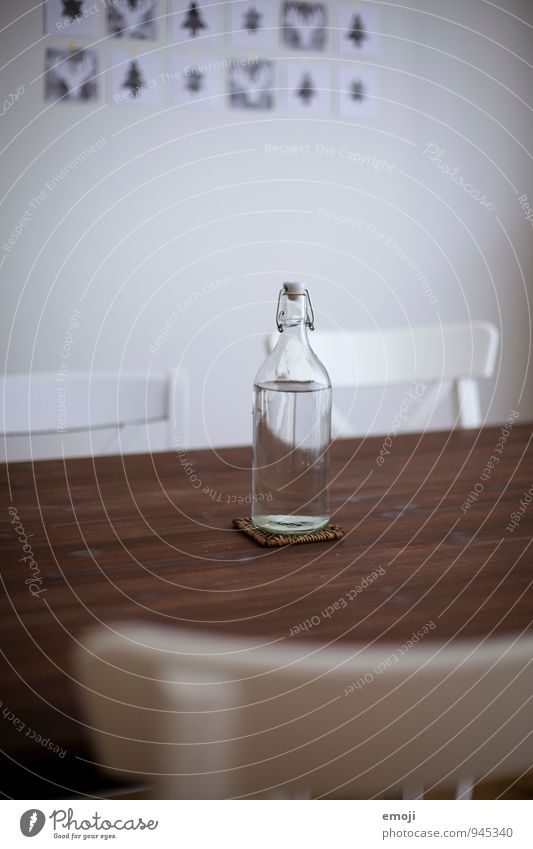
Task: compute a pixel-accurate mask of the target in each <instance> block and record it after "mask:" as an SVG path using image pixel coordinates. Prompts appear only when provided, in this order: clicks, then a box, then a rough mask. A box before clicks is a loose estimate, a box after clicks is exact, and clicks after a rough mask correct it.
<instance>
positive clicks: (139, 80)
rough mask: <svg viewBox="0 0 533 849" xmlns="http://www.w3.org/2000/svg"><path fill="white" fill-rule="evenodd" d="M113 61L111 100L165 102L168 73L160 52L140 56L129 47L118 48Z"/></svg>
mask: <svg viewBox="0 0 533 849" xmlns="http://www.w3.org/2000/svg"><path fill="white" fill-rule="evenodd" d="M110 62H111V67H110V74H109V79H110V102H111V103H113V104H117V105H119V104H134V105H139V106H159V105H161V103H162V90H163V87H164V81H165V75H164V74H163V73H162V71H161V62H160V59H159V56H158V55H157V54H156V53H149V54H147V55H142V56H137V55H134V54H132V53H131V52H129V51H128V50H114V51H113V52H112V53H111V57H110Z"/></svg>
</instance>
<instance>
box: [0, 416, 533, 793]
mask: <svg viewBox="0 0 533 849" xmlns="http://www.w3.org/2000/svg"><path fill="white" fill-rule="evenodd" d="M531 438H532V426H531V425H525V424H523V425H519V424H518V423H515V424H514V425H513V426H512V427H511V428H510V429H509V428H508V429H504V430H503V431H502V429H501V428H500V427H496V428H487V429H485V430H482V431H462V432H461V431H456V432H454V433H451V434H450V433H447V432H438V433H429V434H425V435H423V436H421V435H418V434H416V435H414V434H409V435H403V436H397V437H395V438H393V439H391V440H390V442H391V445H390V446H389V445H388V444H387V446H386V448H387V450H388V451H389V453H388V454H386V453H383V451H382V449H383V446H384V439H383V437H374V438H372V439H366V440H344V441H339V442H337V443H336V444H334V445H333V447H332V473H333V481H332V486H331V500H332V510H333V512H334V516H333V519H332V521H334V522H336V523H338V524H340V525H341V526H342V527H343V528H344V530H345V532H346V536H345V538H344V539H343V540H341V541H338V542H333V543H320V544H312V545H299V546H290V547H286V548H283V549H265V548H261V547H259V546H258V545H257V544H256V543H255V542H253V541H252V540H250V539H248V538H247V537H246V536H244V535H243V534H241V533H240V532H238V531H236V530H234V529H232V527H231V520H232V518H233V517H237V516H246V515H249V503H248V504H247V503H246V499H247V498H248V499H249V492H250V469H249V466H250V458H251V452H250V449H249V448H234V449H224V450H219V451H198V452H181V453H168V454H157V455H153V456H149V455H137V456H128V457H124V458H120V457H112V458H98V459H95V460H94V461H93V460H92V459H75V460H68V461H66V462H63V461H47V462H40V463H35V464H31V463H16V464H10V465H9V467H3V468H2V473H1V474H2V492H3V509H4V521H3V523H2V528H1V534H2V552H1V569H2V580H3V599H2V612H1V617H2V618H1V630H2V641H1V643H2V652H3V657H2V661H1V664H2V665H1V669H0V700H1V705H0V711H1V713H2V715H1V716H0V720H1V721H0V743H1V746H2V750H3V751H4V752H6V753H7V757H8V759H9V758H12V759H13V760H9V761H8V763H10V764H14V763H15V762H16V761H20V759H21V758H24V757H26V756H27V757H29V758H30V759H31V757H32V756H36V755H37V752H39V754H40V755H43V751H44V753H45V754H46V755H47V756H49V757H50V758H52V757H54V758H56V762H57V759H58V757H59V754H58V753H57V752H55V753H54V752H53V751H52V746H61V747H63V748H64V749H65V750H66V752H67V753H68V757H69V758H71V759H72V758H75V757H76V753H77V752H78V751H82V750H83V747H84V742H83V734H82V729H81V726H80V725H79V722H78V718H79V711H78V706H77V703H76V699H75V692H74V686H73V683H72V681H73V677H75V674H76V671H75V669H74V668H73V667H72V664H71V652H72V650H73V648H74V646H75V644H76V637H77V636H78V634H80V633H81V632H82V631H83V630H84V629H86V628H88V627H90V626H94V625H95V624H96V623H98V622H102V623H112V622H114V621H116V620H126V619H127V620H137V621H139V620H150V621H152V622H157V623H159V624H161V623H164V624H167V625H168V626H172V625H180V626H187V627H202V628H210V629H213V630H215V631H217V632H224V633H232V634H233V633H235V634H237V633H238V634H245V635H246V634H250V635H253V636H254V637H256V636H257V635H265V636H268V637H285V638H286V639H290V640H306V639H314V640H320V641H332V640H333V641H335V640H350V641H353V642H357V643H364V644H367V643H370V642H373V641H376V640H381V641H386V642H390V643H391V644H393V643H399V642H400V641H401V642H404V641H405V640H407V639H409V638H410V637H411V636H412V634H413V633H415V632H416V631H417V630H419V629H422V628H424V626H427V625H428V623H430V622H431V623H434V627H431V630H430V632H429V634H428V636H427V637H426V639H432V640H448V639H460V638H464V637H476V638H478V637H483V636H488V635H496V634H501V633H502V632H517V633H518V632H520V631H522V630H523V629H527V628H530V627H531V621H532V616H533V590H532V585H531V581H532V576H533V552H532V548H531V541H532V537H533V486H532V484H533V464H532V463H531V450H530V444H531ZM379 457H381V458H382V459H383V462H381V461H379V460H378V458H379ZM491 458H492V459H491ZM530 502H531V504H530ZM467 505H468V506H467ZM328 611H329V612H328ZM302 623H303V627H299V626H302ZM306 623H307V625H306ZM309 623H310V624H309ZM22 726H23V727H22ZM28 729H31V730H32V732H33V731H34V732H35V734H33V736H32V733H27V730H28ZM37 736H38V737H40V738H41V740H40V741H39V740H38V739H37ZM48 738H49V740H50V745H48V743H46V742H43V741H47V740H48ZM58 793H59V791H58V790H56V791H55V793H54V794H53V795H55V796H57V795H58Z"/></svg>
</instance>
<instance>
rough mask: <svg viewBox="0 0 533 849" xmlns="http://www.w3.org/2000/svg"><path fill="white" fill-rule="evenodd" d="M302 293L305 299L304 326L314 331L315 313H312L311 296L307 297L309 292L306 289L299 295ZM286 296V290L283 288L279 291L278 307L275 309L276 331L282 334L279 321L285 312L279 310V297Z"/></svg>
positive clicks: (281, 326) (281, 325)
mask: <svg viewBox="0 0 533 849" xmlns="http://www.w3.org/2000/svg"><path fill="white" fill-rule="evenodd" d="M304 293H305V298H306V305H305V324H306V326H307V327H308V328H309V330H314V329H315V313H314V310H313V305H312V303H311V296H310V295H309V291H308V290H307V289H304V291H303V292H302V293H301V294H304ZM286 294H287V290H286V289H285V288H283V289H280V292H279V295H278V306H277V309H276V324H277V326H278V330H279V332H280V333H283V324H282V323H281V319H282V318H283V317H284V315H285V310H282V309H280V306H281V296H282V295H286Z"/></svg>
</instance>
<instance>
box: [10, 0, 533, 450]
mask: <svg viewBox="0 0 533 849" xmlns="http://www.w3.org/2000/svg"><path fill="white" fill-rule="evenodd" d="M375 5H376V7H377V8H378V10H379V14H380V21H381V29H382V32H383V36H382V49H381V52H380V54H379V55H378V56H377V57H375V58H374V59H372V60H371V61H370V64H372V65H374V66H375V68H376V74H377V79H378V85H379V88H378V94H379V97H380V98H381V99H380V101H379V104H378V110H377V114H376V116H375V117H374V118H372V119H371V120H368V121H367V122H366V125H359V124H354V123H348V122H344V121H341V120H340V118H339V117H338V116H335V115H332V116H329V117H326V118H323V119H320V120H309V119H305V120H303V119H301V118H295V117H294V116H290V115H288V114H286V113H284V112H283V111H282V110H281V109H276V110H275V111H274V112H272V113H262V114H257V113H245V114H242V113H238V112H234V111H230V110H229V109H227V108H226V106H224V108H223V109H221V110H215V111H212V112H209V111H206V112H193V111H186V110H184V109H177V108H175V107H171V106H170V105H169V103H167V105H166V106H164V107H163V108H161V109H159V110H153V109H148V108H146V107H137V108H136V107H135V106H117V105H108V104H107V103H106V100H105V98H104V97H102V98H101V100H100V102H99V103H98V104H97V105H93V106H78V105H74V106H73V105H66V104H56V105H50V104H45V103H44V100H43V81H42V72H43V53H44V47H45V44H46V43H47V42H48V41H50V43H60V39H57V38H56V39H55V41H54V39H47V38H44V37H43V34H42V17H41V10H40V8H39V6H38V4H37V5H36V4H35V3H34V0H3V2H2V4H1V7H0V24H1V26H2V27H3V29H2V32H1V34H0V48H1V50H0V55H1V57H2V62H3V63H4V62H7V61H8V60H12V61H10V62H9V64H8V65H7V67H6V68H5V69H4V71H3V72H2V74H3V84H2V91H3V93H4V96H6V95H7V94H8V93H9V92H14V91H15V90H16V88H17V86H20V85H21V84H23V85H24V87H25V91H24V94H23V95H22V96H21V97H20V98H19V100H18V101H17V102H16V103H15V104H14V105H13V107H12V108H11V109H10V110H9V111H8V112H7V113H6V114H5V115H4V116H3V117H2V118H1V124H0V126H1V128H2V148H3V152H2V157H1V164H2V186H3V191H2V197H3V198H4V199H3V202H2V239H1V242H2V244H4V243H5V241H6V239H7V238H8V237H9V235H10V233H11V232H12V231H13V229H14V228H15V226H16V225H17V222H18V221H19V219H20V218H21V216H22V215H23V214H24V211H25V210H26V209H27V208H28V205H29V204H30V202H31V201H32V198H34V197H35V196H36V195H37V194H38V193H39V192H40V191H42V189H43V188H44V187H45V186H46V182H47V181H49V180H50V179H51V178H53V176H54V175H56V174H57V173H58V172H59V171H60V170H61V168H64V167H65V165H67V163H69V162H70V161H71V160H72V159H73V158H74V157H75V156H76V154H78V153H80V152H81V151H82V150H84V149H85V148H87V147H88V146H89V145H91V144H94V143H96V142H97V141H98V140H99V139H102V140H103V141H102V142H101V143H100V147H99V149H98V150H97V151H96V152H94V153H93V154H92V155H91V156H90V157H88V158H87V159H86V160H85V161H84V162H83V163H82V164H80V165H79V166H78V167H77V168H76V169H75V170H74V171H73V172H72V173H71V174H70V175H69V176H68V177H67V178H66V179H64V180H63V181H62V182H61V185H59V186H58V187H56V188H55V189H54V190H53V191H50V192H48V193H47V196H46V198H45V199H44V201H43V203H42V204H41V205H40V206H39V208H37V209H35V210H34V211H33V215H32V217H31V220H30V221H29V222H28V223H27V226H26V227H25V229H24V232H23V235H22V236H21V237H20V238H19V239H18V241H17V242H16V245H15V246H14V247H13V249H12V250H11V251H10V252H8V253H6V252H5V251H4V250H1V251H0V253H1V255H0V262H3V265H2V267H1V272H0V273H1V277H2V293H3V308H2V311H1V313H0V322H1V337H2V354H3V357H4V362H5V369H6V370H7V371H8V372H20V371H27V370H30V369H33V370H37V371H44V370H53V371H56V370H57V369H58V367H59V362H60V352H61V350H62V348H63V344H64V340H65V337H66V335H67V332H68V325H69V316H70V315H71V314H72V311H73V310H74V309H78V310H81V315H80V318H79V323H80V327H79V329H78V330H76V331H75V334H74V341H73V344H72V348H71V356H70V360H69V367H71V368H72V369H73V370H75V369H76V370H82V369H87V368H105V369H110V368H117V369H118V368H120V369H136V370H137V369H148V368H151V369H153V370H161V369H163V370H164V369H169V368H171V367H174V366H175V365H176V364H178V363H183V364H184V365H185V366H186V368H187V369H188V370H189V373H190V376H191V383H192V396H191V409H190V419H189V424H190V427H189V442H190V444H191V445H192V446H201V445H206V444H209V443H214V444H237V443H245V442H249V441H250V435H251V434H250V425H251V419H250V400H251V383H252V380H253V377H254V373H255V371H256V370H257V367H258V365H259V363H260V361H261V359H262V356H263V345H262V340H263V336H264V334H265V333H267V332H269V331H271V330H272V328H273V322H274V310H275V300H276V297H277V292H278V289H279V287H280V284H281V283H282V282H283V280H284V279H287V278H288V279H291V278H293V279H300V280H303V281H306V282H307V284H308V287H309V289H310V290H311V293H312V296H313V300H314V306H315V312H316V314H317V322H316V323H317V326H319V327H323V328H328V327H333V326H338V327H342V328H349V329H356V328H365V329H366V328H370V327H383V326H391V325H397V324H404V323H405V322H410V323H412V324H418V323H428V322H447V321H460V320H463V319H468V318H469V317H472V318H483V319H489V320H491V321H493V322H494V323H495V324H496V325H497V326H498V327H499V329H500V332H501V334H502V346H501V360H500V361H499V365H498V375H497V377H496V378H495V380H494V381H492V382H488V383H487V385H486V386H484V387H483V402H484V409H485V411H486V413H487V421H489V422H500V421H503V420H504V419H505V418H506V417H507V415H508V413H509V411H510V410H511V409H518V408H519V409H520V412H521V419H522V420H526V419H531V418H533V393H532V391H531V383H529V384H528V385H526V386H524V380H525V376H526V369H527V365H528V355H529V345H530V311H529V301H528V296H527V289H528V288H529V292H530V293H531V276H532V275H531V265H532V255H531V244H532V239H531V235H532V230H531V223H530V222H528V221H527V220H525V216H524V213H523V211H522V210H521V208H520V204H519V201H518V198H519V196H521V195H523V194H524V193H525V194H527V195H528V198H529V202H530V203H531V205H532V206H533V186H532V185H531V173H532V167H531V155H530V153H529V152H528V146H529V144H530V140H531V138H532V135H533V133H532V130H533V127H532V113H531V107H530V106H528V101H530V100H531V67H530V65H528V62H531V61H532V59H533V48H532V39H531V26H532V24H533V8H532V5H531V3H528V2H526V0H523V2H522V0H509V2H507V3H506V4H505V8H506V11H501V10H500V9H498V8H497V7H496V6H495V5H494V4H489V3H486V2H484V0H471V2H469V3H464V2H462V0H449V2H448V3H446V4H442V3H441V2H437V0H418V2H415V3H414V4H412V6H411V9H407V8H405V7H403V8H402V7H401V6H400V5H396V4H394V3H392V4H387V3H383V4H382V3H376V4H375ZM415 6H416V7H417V8H418V11H417V10H416V9H415ZM25 13H26V14H25ZM441 14H442V15H443V17H439V15H441ZM17 17H18V18H19V19H18V21H16V22H14V23H12V24H11V22H12V21H14V19H15V18H17ZM520 19H525V21H526V22H525V23H524V22H521V20H520ZM10 24H11V25H10ZM86 43H88V42H86ZM109 49H110V48H109V44H108V43H106V42H105V41H103V42H102V43H101V44H99V45H98V50H99V51H100V54H101V57H102V59H104V57H105V56H106V55H107V54H108V53H109ZM177 50H178V48H176V47H174V48H170V49H169V48H166V49H165V50H164V51H163V56H167V55H169V52H172V51H173V52H176V51H177ZM231 53H233V54H235V53H237V51H229V52H228V50H227V48H226V49H225V48H223V49H220V50H217V51H216V54H215V53H214V52H213V50H211V51H209V49H208V48H206V51H205V54H206V55H208V56H209V57H211V58H212V57H213V55H222V54H223V55H231ZM265 55H268V53H265ZM283 55H284V54H283V51H282V50H276V51H275V52H274V56H275V57H277V56H279V57H283ZM165 61H166V60H165ZM279 61H280V63H281V61H282V58H280V60H279ZM34 80H36V82H33V83H32V81H34ZM429 143H433V144H435V145H437V146H438V147H439V148H442V149H444V150H445V153H444V154H441V159H442V162H444V163H447V164H449V165H450V166H452V167H455V166H459V167H460V173H461V174H462V175H463V176H464V177H465V179H466V180H467V181H468V183H469V184H471V185H472V186H473V187H475V188H477V189H479V190H480V192H481V194H484V195H486V197H487V199H489V200H490V201H491V202H493V203H494V206H495V209H494V210H493V211H489V210H487V209H486V208H484V207H483V206H482V205H481V204H480V203H479V202H478V201H477V200H475V199H473V198H472V197H470V196H468V195H467V194H466V193H465V192H464V190H463V189H462V188H461V187H460V186H458V185H457V184H455V183H454V182H453V181H452V180H451V179H450V178H449V177H447V176H445V175H444V174H443V173H442V172H441V171H440V170H439V168H438V167H437V163H436V162H434V163H432V162H431V161H430V160H429V158H428V156H427V155H425V156H424V153H423V152H424V149H425V148H426V146H427V145H428V144H429ZM299 144H310V145H311V153H305V154H298V155H288V156H283V155H276V154H272V153H270V154H269V153H266V152H265V146H266V145H299ZM4 145H5V147H4ZM315 145H324V146H326V147H328V148H331V149H332V155H331V156H329V155H324V154H322V153H316V152H315ZM346 150H347V151H353V152H355V153H357V154H359V155H360V157H361V156H368V157H372V158H375V159H377V160H386V161H387V163H389V166H390V167H388V168H386V169H382V170H375V169H374V168H373V167H372V166H371V165H368V164H367V165H365V164H361V163H360V162H359V163H357V164H354V163H353V162H350V161H349V160H348V159H347V158H345V155H344V153H342V151H346ZM360 157H359V158H360ZM320 210H328V211H329V212H331V213H333V214H334V216H333V217H335V216H350V217H351V218H353V219H357V220H359V221H361V222H363V223H362V225H361V227H362V229H359V230H358V229H356V228H355V227H353V226H351V225H349V224H343V223H337V222H336V221H334V220H331V216H330V220H328V219H326V218H324V217H323V216H322V215H321V213H320ZM367 225H368V228H369V229H370V230H371V231H370V232H367ZM371 228H375V229H374V230H372V229H371ZM379 234H382V236H380V235H379ZM389 239H394V240H395V241H396V243H397V244H398V245H399V246H401V248H402V249H403V250H404V251H406V252H407V254H408V256H409V257H411V258H412V259H413V260H414V262H415V263H416V264H417V266H418V267H419V268H420V269H421V270H422V271H423V272H424V274H425V275H426V276H427V279H428V282H429V285H430V286H431V288H432V290H433V292H434V293H435V297H436V301H437V303H431V302H430V298H428V296H427V294H426V293H425V292H424V290H423V288H422V286H421V285H420V282H419V281H418V280H417V278H416V276H415V275H414V273H413V271H412V270H410V268H409V267H408V264H407V261H406V260H405V259H402V258H399V257H398V256H396V255H395V254H394V252H393V250H392V249H391V248H390V245H387V240H389ZM212 281H222V283H221V285H218V284H217V285H215V286H214V287H213V288H214V291H213V292H210V293H209V294H204V292H205V289H207V288H209V286H210V284H211V283H212ZM217 286H218V287H217ZM204 287H205V288H204ZM195 293H197V294H195ZM198 293H199V294H198ZM188 299H189V301H188ZM173 311H175V312H176V315H177V316H178V319H177V320H176V322H175V323H174V324H173V326H172V328H171V330H170V332H169V335H168V337H167V339H166V341H165V342H164V344H163V345H162V347H161V348H160V349H159V351H158V352H157V353H156V354H154V353H153V352H151V351H150V347H151V346H152V345H153V343H154V339H155V338H156V337H157V335H158V333H159V332H160V329H161V328H162V327H163V326H164V324H165V322H166V321H167V320H168V318H169V316H170V315H171V313H172V312H173ZM376 398H379V399H381V394H379V395H378V396H376V394H375V393H374V394H373V393H366V394H364V393H361V395H360V397H359V398H358V400H357V404H356V413H355V415H356V416H357V418H358V422H359V423H360V426H361V429H362V430H364V429H365V428H366V426H367V425H368V423H369V422H371V421H372V420H374V419H375V422H374V424H373V428H374V429H377V430H382V431H386V430H387V428H388V427H389V426H390V423H391V420H392V418H393V416H394V412H395V404H397V401H395V400H394V397H388V398H387V399H386V400H385V401H382V400H379V404H380V405H381V406H380V408H379V409H378V410H376V404H377V401H376ZM376 413H377V415H376ZM435 423H436V424H437V425H438V424H445V421H444V420H440V419H439V420H436V422H435Z"/></svg>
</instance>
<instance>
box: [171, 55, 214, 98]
mask: <svg viewBox="0 0 533 849" xmlns="http://www.w3.org/2000/svg"><path fill="white" fill-rule="evenodd" d="M227 66H228V60H225V59H214V58H212V57H202V58H201V59H198V58H195V59H194V60H192V59H191V60H190V61H184V59H183V58H181V57H179V58H178V57H173V60H172V61H171V68H170V72H169V80H170V86H171V90H172V101H173V103H175V104H176V105H177V106H187V108H191V109H200V110H202V109H220V108H221V106H222V102H223V94H224V79H225V74H226V70H227Z"/></svg>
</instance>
